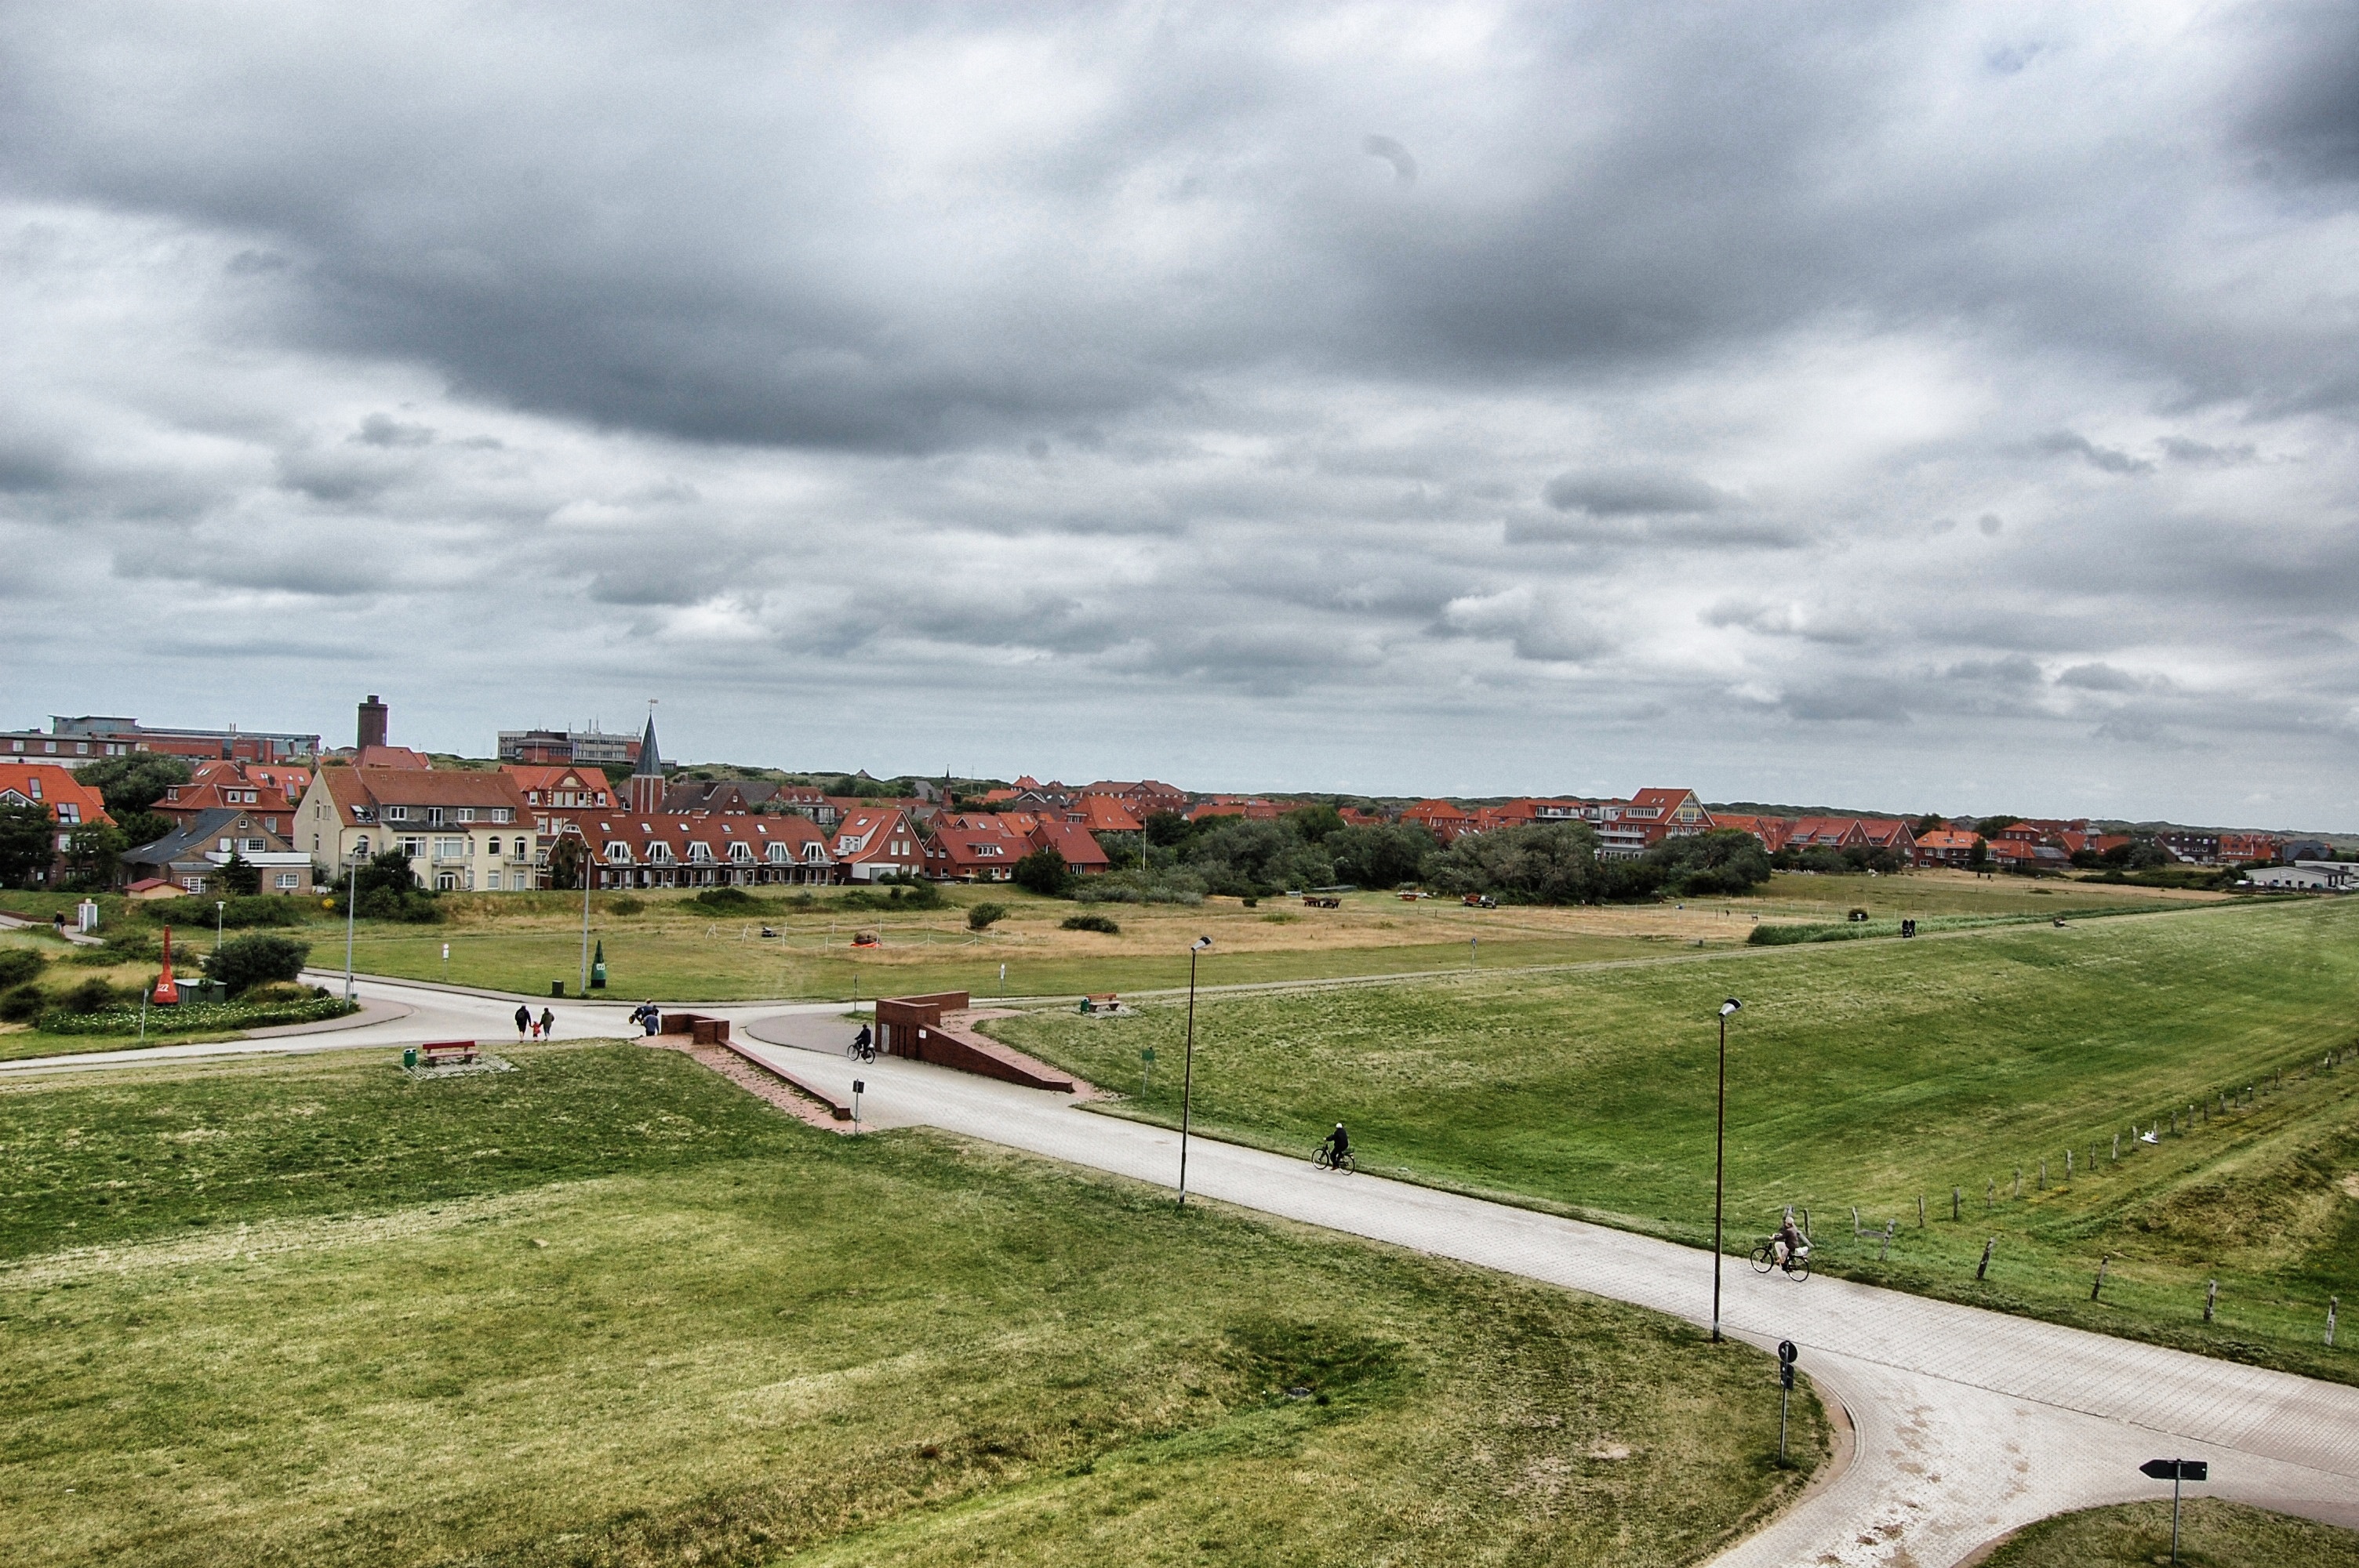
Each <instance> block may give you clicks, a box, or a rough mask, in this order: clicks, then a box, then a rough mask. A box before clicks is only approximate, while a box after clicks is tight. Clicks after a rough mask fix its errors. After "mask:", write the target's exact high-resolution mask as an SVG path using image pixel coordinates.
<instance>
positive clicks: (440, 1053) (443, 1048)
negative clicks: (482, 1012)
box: [418, 1040, 475, 1067]
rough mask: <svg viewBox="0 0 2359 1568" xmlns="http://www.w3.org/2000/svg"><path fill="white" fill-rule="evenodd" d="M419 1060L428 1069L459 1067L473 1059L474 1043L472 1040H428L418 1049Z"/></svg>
mask: <svg viewBox="0 0 2359 1568" xmlns="http://www.w3.org/2000/svg"><path fill="white" fill-rule="evenodd" d="M418 1056H419V1060H420V1061H421V1062H423V1063H425V1064H426V1065H428V1066H429V1067H442V1066H448V1065H451V1064H452V1063H454V1062H455V1063H458V1064H460V1065H462V1066H463V1065H465V1064H467V1063H469V1062H472V1061H473V1060H474V1059H475V1043H474V1042H473V1041H472V1040H429V1041H428V1042H427V1043H426V1044H423V1045H421V1046H419V1048H418Z"/></svg>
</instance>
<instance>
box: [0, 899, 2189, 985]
mask: <svg viewBox="0 0 2359 1568" xmlns="http://www.w3.org/2000/svg"><path fill="white" fill-rule="evenodd" d="M815 891H816V897H815V899H814V900H813V901H812V903H811V906H810V907H809V908H799V907H798V906H797V905H796V904H794V903H791V902H789V896H790V893H789V890H787V889H762V890H756V893H757V894H758V895H759V896H760V898H761V899H762V900H763V904H762V908H761V909H760V911H759V912H758V913H756V914H738V915H727V916H723V915H717V914H713V913H712V912H710V911H708V910H705V909H702V908H701V907H699V906H698V905H697V904H696V903H694V902H693V900H692V899H691V898H690V897H689V896H688V895H685V894H681V893H647V894H643V895H633V897H632V900H631V902H632V903H635V904H636V905H637V906H638V908H637V909H636V913H629V914H625V913H620V911H621V910H623V909H625V908H628V907H629V905H626V904H624V903H621V902H620V901H619V899H618V898H617V897H610V896H608V895H605V894H599V895H596V896H595V898H594V899H593V901H592V919H591V934H592V939H593V941H596V942H600V943H603V945H604V947H605V953H606V967H607V973H608V978H609V981H610V986H609V989H610V990H611V991H612V992H613V993H614V994H616V995H623V996H653V997H657V998H659V999H662V1000H681V1001H689V1000H700V1001H726V1000H744V999H750V998H767V997H779V998H821V997H825V998H833V997H849V996H852V995H853V994H854V993H855V991H856V993H857V994H858V995H860V996H864V997H869V996H879V995H884V996H891V995H908V994H914V993H919V992H927V991H937V990H966V991H971V992H973V994H975V995H977V996H986V997H987V996H999V995H1010V996H1055V995H1068V994H1070V995H1075V996H1078V995H1080V994H1082V993H1083V992H1088V991H1132V990H1147V989H1160V988H1166V987H1170V986H1174V985H1180V984H1184V983H1185V982H1186V980H1187V978H1188V959H1187V949H1188V945H1189V944H1190V942H1192V941H1194V940H1195V939H1196V937H1197V936H1199V935H1211V936H1212V939H1213V943H1214V949H1213V951H1214V957H1213V958H1212V960H1211V962H1212V965H1213V966H1214V968H1215V970H1216V972H1217V976H1218V979H1219V980H1220V981H1221V982H1223V983H1250V982H1255V981H1267V980H1292V979H1328V978H1342V977H1353V976H1371V975H1393V974H1419V973H1427V972H1431V971H1436V970H1442V971H1448V970H1457V969H1462V968H1474V969H1497V968H1527V967H1532V966H1539V965H1550V964H1577V963H1587V962H1593V961H1597V960H1603V959H1616V958H1632V957H1654V956H1662V955H1668V954H1671V953H1676V952H1680V951H1683V950H1691V949H1695V948H1703V949H1707V950H1708V949H1711V948H1714V947H1722V946H1736V945H1739V944H1741V943H1743V942H1744V941H1745V938H1746V937H1747V936H1748V935H1750V934H1751V931H1752V927H1753V925H1754V924H1755V923H1756V921H1761V920H1767V921H1773V922H1776V921H1785V922H1800V923H1828V922H1836V923H1839V922H1841V921H1842V920H1843V918H1844V915H1845V914H1846V913H1847V912H1848V911H1849V910H1851V909H1854V908H1864V909H1866V910H1868V911H1870V912H1871V914H1874V915H1875V917H1876V918H1878V919H1883V918H1886V917H1898V916H1901V915H1904V914H1906V915H1916V916H1918V917H1920V918H1940V917H1984V918H1998V919H2003V918H2020V917H2024V916H2030V915H2048V914H2060V913H2062V914H2092V913H2095V912H2099V911H2104V910H2119V909H2125V908H2126V909H2138V908H2164V907H2176V906H2179V905H2180V904H2183V903H2192V902H2201V901H2205V900H2215V899H2217V898H2218V897H2219V896H2221V895H2216V894H2201V893H2183V892H2164V891H2156V890H2147V889H2139V888H2121V887H2104V886H2098V885H2094V884H2087V883H2081V882H2044V883H2038V884H2034V883H2031V882H2029V881H2025V880H2024V879H2021V878H2010V877H2000V878H1989V879H1984V878H1975V877H1972V876H1968V875H1966V874H1965V873H1962V872H1948V871H1923V872H1912V873H1909V874H1908V875H1906V876H1897V877H1865V876H1859V877H1817V876H1806V875H1800V874H1795V873H1787V874H1781V875H1779V876H1777V878H1775V879H1773V880H1772V881H1771V883H1770V884H1769V886H1768V887H1767V888H1766V889H1764V890H1763V892H1762V893H1761V894H1760V895H1759V896H1756V897H1752V898H1743V899H1712V900H1701V901H1695V902H1692V903H1660V904H1656V903H1647V904H1636V905H1625V906H1613V907H1606V908H1596V909H1537V908H1530V909H1517V908H1508V909H1494V910H1474V909H1468V908H1465V907H1464V906H1462V905H1461V904H1459V903H1451V902H1448V901H1443V900H1420V901H1417V902H1415V903H1405V902H1403V901H1402V900H1400V899H1398V898H1397V897H1395V896H1394V895H1392V894H1390V893H1352V894H1347V895H1344V898H1343V908H1341V909H1337V910H1312V909H1306V908H1304V907H1302V906H1301V904H1300V903H1288V901H1285V900H1280V899H1268V900H1264V901H1263V902H1262V903H1261V904H1260V905H1259V906H1258V907H1256V908H1251V909H1248V908H1246V907H1245V905H1244V904H1243V903H1241V902H1239V901H1238V900H1235V899H1225V898H1222V899H1211V900H1207V901H1206V902H1205V903H1203V904H1201V906H1192V907H1191V906H1179V905H1169V904H1104V905H1093V906H1090V907H1092V908H1094V909H1096V910H1097V911H1098V912H1099V913H1103V914H1110V915H1112V916H1113V917H1114V919H1115V920H1116V921H1117V922H1118V923H1119V924H1120V925H1121V926H1122V930H1121V933H1120V934H1119V935H1112V936H1108V935H1098V934H1095V933H1090V932H1075V931H1064V930H1060V928H1059V925H1060V922H1061V921H1062V920H1064V918H1065V917H1066V916H1068V915H1071V914H1074V913H1075V912H1076V908H1077V906H1076V905H1074V904H1071V903H1062V902H1059V901H1055V900H1047V899H1038V898H1034V897H1031V896H1030V895H1028V894H1026V893H1022V892H1016V891H1014V890H1012V889H1008V888H1004V887H999V888H980V889H978V888H952V889H950V890H948V892H947V895H946V903H945V905H944V907H941V908H939V909H936V910H933V911H929V912H907V911H901V910H893V909H884V910H878V909H859V908H854V907H852V906H851V905H849V904H848V903H846V896H847V894H848V893H849V892H850V891H851V890H848V889H841V888H836V889H820V890H815ZM986 900H987V901H990V902H993V903H1002V904H1005V905H1006V906H1007V907H1008V908H1009V910H1010V911H1011V913H1010V914H1009V915H1008V917H1007V918H1006V920H1004V921H1002V922H1001V923H999V924H998V925H995V926H993V927H992V928H991V929H990V930H989V931H988V932H985V933H980V934H979V933H976V932H973V931H970V930H969V929H968V928H967V924H966V912H967V910H968V908H969V907H970V906H972V905H973V904H974V903H981V902H984V901H986ZM72 902H73V901H72V899H71V897H70V896H68V895H64V894H41V893H10V894H5V895H0V907H5V908H7V909H10V910H16V911H19V912H22V913H25V914H35V915H39V916H43V917H46V916H47V915H48V914H49V913H50V912H51V910H52V909H54V908H58V907H68V906H70V905H71V903H72ZM101 902H102V905H103V908H104V911H105V914H104V918H105V920H106V921H107V923H108V926H107V928H108V929H114V927H115V926H116V925H121V924H123V923H124V922H125V921H126V920H133V919H138V918H140V917H139V916H136V915H132V914H126V912H125V906H124V905H123V902H122V901H121V900H118V899H107V900H102V901H101ZM442 905H443V907H444V909H445V910H446V911H447V912H448V914H449V916H450V918H449V919H447V920H445V921H444V922H442V923H441V924H440V925H393V924H382V923H377V922H368V921H364V922H363V923H361V925H360V926H359V929H358V934H357V936H356V940H355V943H354V962H355V965H356V967H357V968H359V969H360V970H361V971H362V972H364V973H367V974H379V975H391V976H396V977H400V978H404V979H429V980H440V979H450V980H451V981H454V982H456V983H459V984H462V985H473V986H484V987H487V988H490V989H498V990H509V991H515V992H517V993H519V994H522V995H527V996H536V997H546V996H548V994H549V984H550V982H551V981H555V980H562V981H564V982H565V983H566V985H567V986H568V987H569V988H571V987H574V986H576V985H578V984H579V981H580V977H581V966H582V906H581V903H580V902H579V899H578V897H576V896H575V895H571V894H564V893H479V894H455V895H451V896H448V897H446V898H445V899H443V900H442ZM302 912H303V914H305V916H306V918H307V920H308V922H309V925H307V927H306V928H305V929H303V930H302V931H300V932H299V933H298V935H301V936H303V937H304V938H305V939H307V940H309V941H310V942H311V944H312V945H313V954H312V956H313V958H314V960H315V961H316V962H317V963H318V964H319V965H321V967H322V968H340V967H341V966H342V961H343V936H344V932H343V922H342V920H341V919H340V918H338V917H337V916H336V915H335V914H334V913H333V912H331V911H325V910H322V909H321V908H320V907H319V905H318V904H317V903H305V904H304V905H303V906H302ZM764 925H767V926H769V927H770V928H771V929H772V930H773V931H775V932H777V933H779V935H776V936H771V937H764V936H763V935H761V931H762V928H763V926H764ZM856 931H874V932H875V933H877V934H878V935H880V936H881V937H882V938H883V944H884V945H883V946H881V947H877V948H875V949H863V950H861V951H858V952H855V951H853V947H852V946H851V942H852V936H853V933H854V932H856ZM193 935H194V936H195V938H196V939H198V940H200V941H203V942H208V943H209V941H210V933H197V934H193ZM445 943H448V944H449V945H450V947H451V957H450V960H449V963H448V964H447V966H446V965H445V963H444V961H443V958H442V946H443V945H444V944H445ZM1002 966H1005V967H1006V979H1005V980H1004V981H1003V980H1002V979H1001V975H1000V971H1001V968H1002ZM1003 987H1004V988H1005V989H1003Z"/></svg>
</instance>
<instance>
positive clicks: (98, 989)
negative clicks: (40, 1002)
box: [60, 975, 115, 1013]
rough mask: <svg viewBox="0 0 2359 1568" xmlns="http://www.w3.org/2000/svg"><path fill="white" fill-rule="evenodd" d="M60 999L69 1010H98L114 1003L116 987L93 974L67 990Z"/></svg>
mask: <svg viewBox="0 0 2359 1568" xmlns="http://www.w3.org/2000/svg"><path fill="white" fill-rule="evenodd" d="M114 1000H115V998H114V987H113V986H111V985H108V984H107V983H106V982H105V981H104V980H102V979H98V978H97V977H96V976H94V975H93V976H92V977H91V978H90V979H86V980H84V981H82V984H80V985H78V986H76V987H74V989H71V990H70V991H68V992H66V994H65V995H64V996H63V997H62V998H60V1001H61V1003H62V1004H63V1006H64V1008H65V1010H66V1011H68V1012H77V1013H79V1012H96V1011H99V1010H100V1009H102V1008H108V1007H113V1006H114Z"/></svg>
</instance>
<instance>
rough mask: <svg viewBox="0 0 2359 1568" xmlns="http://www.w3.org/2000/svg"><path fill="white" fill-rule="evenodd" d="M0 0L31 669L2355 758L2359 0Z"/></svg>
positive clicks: (318, 700) (1941, 770) (311, 723)
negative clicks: (2210, 0) (681, 1)
mask: <svg viewBox="0 0 2359 1568" xmlns="http://www.w3.org/2000/svg"><path fill="white" fill-rule="evenodd" d="M0 18H5V21H0V71H5V75H4V76H0V182H4V183H0V200H5V211H4V212H0V225H4V226H0V235H4V236H5V238H0V244H5V267H0V287H5V291H6V294H5V299H0V309H5V319H6V321H7V328H6V330H5V336H0V342H5V354H6V359H5V366H6V374H5V377H4V378H0V616H4V617H5V621H6V622H7V624H8V625H9V626H10V628H11V630H12V633H13V634H12V635H11V636H10V637H9V638H8V642H7V646H8V650H9V651H8V654H7V655H6V657H5V661H0V697H5V707H0V724H5V725H9V726H16V725H24V724H28V723H35V722H39V721H42V720H43V719H44V718H45V716H46V715H48V714H49V713H52V712H64V713H79V712H86V711H97V712H117V713H130V714H136V715H137V716H139V717H141V718H143V719H150V720H154V721H175V722H181V723H201V724H213V725H218V724H226V723H229V722H232V721H236V722H239V723H242V724H245V725H249V726H253V727H256V728H288V729H301V730H312V729H317V730H321V731H323V732H325V733H327V734H328V735H329V736H330V737H331V738H332V740H333V741H348V740H349V739H350V731H351V726H352V713H353V703H354V702H355V701H357V700H358V698H359V697H361V696H363V695H364V694H365V693H367V692H378V693H382V694H383V695H384V696H385V697H386V700H387V701H388V702H389V703H390V704H391V705H392V708H393V730H394V739H395V740H396V741H403V742H407V743H409V744H413V745H419V746H429V747H432V748H435V749H438V750H440V749H449V750H457V751H463V752H473V753H476V754H483V753H485V752H489V750H490V749H491V746H492V743H493V734H494V732H495V730H498V729H500V728H503V727H511V728H512V727H519V726H524V725H531V724H554V725H564V724H568V723H580V722H582V721H584V720H587V719H592V718H593V717H595V718H597V719H603V721H604V723H605V724H606V725H607V727H609V728H636V725H637V723H638V722H639V720H640V719H641V718H642V717H643V716H644V714H645V712H646V708H645V702H646V699H647V698H648V697H660V698H661V699H662V707H661V708H660V709H659V718H658V724H659V727H660V730H661V733H662V735H663V737H664V741H665V744H666V750H667V752H669V753H670V754H673V755H675V756H686V757H690V758H713V759H722V758H726V759H733V760H739V761H745V762H764V763H772V764H779V765H785V766H793V767H802V766H832V767H851V766H859V765H863V764H864V765H866V766H867V767H869V768H870V769H871V770H873V771H875V772H876V773H895V772H900V771H903V770H915V771H924V772H930V771H939V770H940V769H942V768H944V767H950V768H953V769H956V770H958V771H960V772H962V773H995V774H1001V775H1012V774H1014V773H1019V772H1030V773H1036V774H1038V775H1039V776H1041V777H1043V778H1046V777H1049V776H1050V775H1052V774H1061V775H1063V776H1064V777H1065V778H1067V779H1069V780H1075V781H1079V780H1082V779H1086V778H1092V777H1097V776H1102V775H1107V774H1111V775H1114V776H1117V777H1137V776H1140V775H1142V774H1145V775H1153V776H1158V777H1162V778H1166V779H1169V780H1171V781H1173V782H1175V783H1179V784H1185V785H1190V786H1194V787H1200V788H1249V787H1254V786H1261V787H1268V788H1297V789H1337V790H1356V791H1369V792H1387V793H1398V792H1434V793H1441V792H1451V793H1470V794H1471V793H1485V794H1488V793H1503V792H1511V791H1512V792H1531V791H1551V792H1553V791H1589V792H1608V791H1610V792H1614V793H1627V792H1628V791H1630V790H1632V789H1635V788H1636V787H1639V786H1641V785H1646V784H1692V785H1693V786H1695V787H1696V788H1698V789H1700V790H1701V791H1702V792H1703V794H1704V795H1705V796H1706V797H1707V798H1712V799H1725V798H1751V799H1769V800H1784V801H1830V802H1840V803H1843V804H1848V805H1854V806H1890V807H1892V808H1895V809H1909V810H1926V809H1932V810H1942V811H1951V812H1966V811H1986V810H1996V809H2011V810H2015V811H2018V812H2027V813H2071V814H2076V815H2078V814H2095V815H2104V816H2132V817H2155V816H2171V817H2175V818H2178V819H2181V820H2194V821H2212V822H2223V823H2236V824H2253V825H2266V826H2284V827H2321V828H2342V829H2353V828H2359V800H2354V790H2353V780H2354V762H2359V645H2354V634H2359V444H2354V416H2359V10H2354V8H2353V7H2351V6H2349V5H2316V6H2300V5H2284V6H2270V5H2260V6H2238V5H2202V6H2174V5H2169V4H2163V3H2158V0H2139V3H2138V4H2136V5H2122V6H2118V7H2114V8H2113V9H2111V10H2108V9H2107V8H2105V7H2103V6H2097V5H2056V6H2044V7H2043V6H2007V5H1962V6H1956V7H1951V8H1943V9H1936V8H1915V7H1909V6H1905V5H1875V6H1860V5H1845V6H1826V7H1813V6H1810V5H1775V6H1766V5H1763V6H1693V7H1687V6H1647V5H1563V4H1557V5H1538V6H1532V7H1528V8H1519V7H1516V6H1512V5H1439V4H1434V3H1431V0H1418V3H1416V4H1411V5H1399V6H1393V7H1387V6H1374V5H1370V6H1332V7H1319V8H1308V7H1306V8H1294V9H1289V8H1287V7H1285V6H1282V5H1267V6H1262V5H1256V6H1236V5H1205V6H1201V7H1191V6H1188V5H1136V6H1129V7H1124V6H1118V5H1108V6H1096V7H1087V8H1082V7H1074V8H1063V9H1060V8H1059V7H1056V6H1053V5H1045V4H1027V5H1009V6H1001V7H988V6H980V5H967V6H941V7H921V6H890V5H875V4H864V5H847V6H844V7H841V8H839V9H836V10H833V11H827V10H824V9H820V8H798V9H795V10H794V11H793V14H791V15H789V14H788V8H785V7H778V6H774V5H748V6H745V7H742V8H737V9H732V8H731V7H728V6H725V5H692V6H679V5H661V6H658V5H641V6H636V7H600V6H597V5H588V4H576V5H565V6H549V7H545V8H538V9H536V8H532V7H527V6H520V5H511V6H503V5H467V6H451V5H436V4H432V3H430V0H411V3H409V4H405V5H394V6H369V7H362V6H353V5H335V6H321V7H318V8H314V9H304V8H296V7H273V6H266V5H231V4H220V5H158V6H152V7H149V6H141V5H105V4H91V5H38V4H15V5H7V6H6V7H5V9H0Z"/></svg>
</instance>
